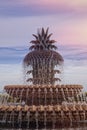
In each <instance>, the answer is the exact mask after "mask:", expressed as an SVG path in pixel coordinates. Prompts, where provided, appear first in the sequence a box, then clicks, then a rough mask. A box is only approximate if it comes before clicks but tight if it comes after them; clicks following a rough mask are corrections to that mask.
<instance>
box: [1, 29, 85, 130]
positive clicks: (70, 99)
mask: <svg viewBox="0 0 87 130" xmlns="http://www.w3.org/2000/svg"><path fill="white" fill-rule="evenodd" d="M48 30H49V28H47V30H46V31H45V30H44V29H43V28H42V29H41V30H38V33H37V35H35V34H33V36H34V37H35V40H32V41H31V42H30V43H31V44H32V46H31V47H30V48H29V49H30V52H29V53H28V54H27V55H26V56H25V58H24V60H23V67H24V77H25V78H24V83H25V85H7V86H5V87H4V89H5V91H6V92H7V94H8V95H9V96H10V97H12V99H13V101H14V100H15V102H13V101H12V102H8V101H9V98H7V99H8V101H7V102H6V103H3V102H5V101H4V100H3V99H2V98H0V100H1V102H2V103H0V125H1V126H2V127H4V126H5V127H11V128H12V127H15V128H32V127H33V128H36V129H39V128H45V129H46V128H53V129H55V128H57V127H64V126H71V125H72V124H74V125H77V124H78V123H79V122H80V123H81V122H85V121H86V120H87V103H86V100H85V99H86V97H84V96H83V94H82V95H81V92H82V88H83V87H82V86H81V85H71V84H70V85H69V84H68V85H63V84H61V79H60V78H59V77H60V76H59V75H61V72H62V66H63V62H64V60H63V57H62V56H61V55H60V54H59V53H58V52H56V51H54V49H57V47H56V46H55V45H54V43H55V42H56V41H55V40H50V37H51V35H52V34H48ZM4 99H5V100H6V98H4ZM4 124H5V125H4Z"/></svg>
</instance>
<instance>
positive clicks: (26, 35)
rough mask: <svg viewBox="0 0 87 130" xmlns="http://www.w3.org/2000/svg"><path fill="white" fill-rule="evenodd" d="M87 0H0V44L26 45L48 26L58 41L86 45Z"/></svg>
mask: <svg viewBox="0 0 87 130" xmlns="http://www.w3.org/2000/svg"><path fill="white" fill-rule="evenodd" d="M86 24H87V0H73V1H70V0H60V1H59V0H50V1H47V0H36V1H35V0H14V1H13V0H3V1H2V0H0V46H16V45H17V46H21V45H25V46H26V45H28V42H29V41H30V40H31V38H32V36H31V34H32V33H36V29H37V28H41V27H42V26H43V27H49V28H50V31H52V32H53V34H54V35H53V37H54V38H55V39H56V40H57V41H58V43H60V44H63V45H64V44H69V45H82V46H87V25H86Z"/></svg>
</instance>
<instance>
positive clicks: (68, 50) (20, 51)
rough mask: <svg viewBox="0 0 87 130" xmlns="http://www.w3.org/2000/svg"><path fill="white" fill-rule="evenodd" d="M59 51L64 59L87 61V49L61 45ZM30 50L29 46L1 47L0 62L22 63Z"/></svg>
mask: <svg viewBox="0 0 87 130" xmlns="http://www.w3.org/2000/svg"><path fill="white" fill-rule="evenodd" d="M58 48H59V49H58V51H59V53H61V55H62V56H63V57H64V60H65V61H66V60H72V61H81V62H83V61H84V60H86V61H87V49H84V48H83V49H82V48H79V47H75V46H72V47H71V46H69V45H68V46H67V45H65V46H64V45H61V46H58ZM28 52H29V50H28V47H24V46H23V47H0V63H1V64H3V63H5V64H7V63H8V64H9V63H10V64H16V63H22V61H23V58H24V56H25V55H26V54H27V53H28Z"/></svg>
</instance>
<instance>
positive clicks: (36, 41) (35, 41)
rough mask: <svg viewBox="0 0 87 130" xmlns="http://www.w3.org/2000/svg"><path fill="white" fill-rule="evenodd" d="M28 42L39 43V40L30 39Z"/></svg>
mask: <svg viewBox="0 0 87 130" xmlns="http://www.w3.org/2000/svg"><path fill="white" fill-rule="evenodd" d="M30 43H33V44H39V43H40V42H39V40H32V41H31V42H30Z"/></svg>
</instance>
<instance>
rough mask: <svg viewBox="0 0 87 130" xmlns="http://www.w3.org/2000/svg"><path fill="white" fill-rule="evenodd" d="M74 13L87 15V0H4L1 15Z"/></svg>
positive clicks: (0, 7) (0, 8) (0, 4)
mask: <svg viewBox="0 0 87 130" xmlns="http://www.w3.org/2000/svg"><path fill="white" fill-rule="evenodd" d="M54 13H55V14H60V13H61V14H74V15H85V16H87V1H86V0H76V1H70V0H61V1H58V0H50V1H47V0H37V1H34V0H15V1H12V0H3V1H1V2H0V15H5V16H6V15H8V16H9V15H10V16H12V15H14V16H29V15H41V14H42V15H47V14H54Z"/></svg>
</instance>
